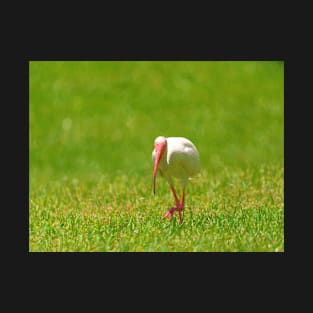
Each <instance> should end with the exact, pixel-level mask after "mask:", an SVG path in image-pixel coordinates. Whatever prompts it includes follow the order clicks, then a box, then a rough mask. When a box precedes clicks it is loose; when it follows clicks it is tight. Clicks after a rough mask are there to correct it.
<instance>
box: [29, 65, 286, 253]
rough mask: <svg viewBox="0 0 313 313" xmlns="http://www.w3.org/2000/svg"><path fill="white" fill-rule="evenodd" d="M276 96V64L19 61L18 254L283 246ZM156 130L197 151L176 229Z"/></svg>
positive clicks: (279, 83)
mask: <svg viewBox="0 0 313 313" xmlns="http://www.w3.org/2000/svg"><path fill="white" fill-rule="evenodd" d="M283 100H284V99H283V63H282V62H31V64H30V147H29V148H30V196H29V249H30V251H284V199H283V181H284V179H283V177H284V168H283V156H284V153H283V152H284V146H283V144H284V134H283V120H284V119H283V115H284V112H283ZM158 135H165V136H184V137H187V138H190V139H191V140H192V141H193V142H194V143H195V144H196V146H197V147H198V150H199V152H200V158H201V165H202V171H201V174H200V176H199V177H198V178H196V179H195V180H194V181H192V182H191V183H190V184H189V185H188V188H187V196H186V208H185V212H184V222H183V224H182V225H179V223H177V217H174V219H173V220H172V221H171V222H170V221H168V220H161V217H162V215H163V214H164V213H165V212H166V211H167V210H168V209H169V208H170V207H171V206H172V205H173V204H174V203H173V199H172V195H171V193H170V190H169V188H168V186H167V184H166V182H165V181H163V180H162V178H158V182H157V194H156V195H155V196H153V195H152V191H151V188H152V186H151V184H152V176H151V175H152V161H151V152H152V149H153V140H154V138H155V137H156V136H158ZM177 189H178V190H179V187H178V186H177Z"/></svg>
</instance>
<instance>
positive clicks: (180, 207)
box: [178, 187, 185, 223]
mask: <svg viewBox="0 0 313 313" xmlns="http://www.w3.org/2000/svg"><path fill="white" fill-rule="evenodd" d="M184 206H185V187H184V188H183V195H182V200H181V204H180V206H179V208H178V214H179V221H180V223H182V222H183V218H182V210H183V209H184Z"/></svg>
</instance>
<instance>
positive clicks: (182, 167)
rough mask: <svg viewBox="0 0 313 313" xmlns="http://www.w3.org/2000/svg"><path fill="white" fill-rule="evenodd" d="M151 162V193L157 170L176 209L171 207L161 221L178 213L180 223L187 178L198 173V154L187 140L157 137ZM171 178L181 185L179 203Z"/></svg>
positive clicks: (154, 184)
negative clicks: (165, 181) (152, 166)
mask: <svg viewBox="0 0 313 313" xmlns="http://www.w3.org/2000/svg"><path fill="white" fill-rule="evenodd" d="M152 160H153V162H154V170H153V193H154V194H155V186H156V175H157V171H158V170H159V172H160V174H161V176H163V177H164V178H165V179H166V180H167V181H168V183H169V185H170V187H171V190H172V192H173V195H174V198H175V202H176V207H172V208H171V209H170V210H169V211H168V212H167V213H166V214H165V215H164V216H163V219H164V218H167V217H170V219H172V217H173V214H174V212H175V211H178V213H179V221H180V223H182V210H183V209H184V204H185V189H186V186H187V183H188V178H190V177H192V176H195V175H196V174H198V173H199V172H200V159H199V152H198V150H197V148H196V146H195V145H194V144H193V143H192V142H191V141H190V140H189V139H187V138H184V137H167V138H166V137H164V136H159V137H157V138H156V139H155V141H154V150H153V151H152ZM172 177H176V178H177V179H178V180H180V182H181V184H182V187H183V192H182V200H181V201H179V199H178V197H177V194H176V191H175V189H174V185H173V180H172Z"/></svg>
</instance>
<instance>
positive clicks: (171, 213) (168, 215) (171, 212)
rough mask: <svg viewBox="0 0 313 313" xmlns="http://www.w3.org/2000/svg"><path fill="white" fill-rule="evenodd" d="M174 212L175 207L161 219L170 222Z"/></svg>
mask: <svg viewBox="0 0 313 313" xmlns="http://www.w3.org/2000/svg"><path fill="white" fill-rule="evenodd" d="M175 211H176V208H175V207H172V208H170V209H169V210H168V211H167V212H166V213H165V214H164V215H163V217H162V219H165V218H168V217H169V218H170V220H171V219H172V218H173V214H174V212H175Z"/></svg>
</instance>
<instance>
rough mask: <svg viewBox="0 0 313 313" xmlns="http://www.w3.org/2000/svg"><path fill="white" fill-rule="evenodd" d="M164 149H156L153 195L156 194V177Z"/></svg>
mask: <svg viewBox="0 0 313 313" xmlns="http://www.w3.org/2000/svg"><path fill="white" fill-rule="evenodd" d="M162 152H163V151H162V149H157V148H156V149H155V160H154V169H153V193H154V194H155V186H156V175H157V171H158V167H159V163H160V160H161V157H162Z"/></svg>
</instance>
